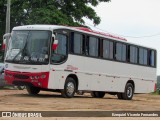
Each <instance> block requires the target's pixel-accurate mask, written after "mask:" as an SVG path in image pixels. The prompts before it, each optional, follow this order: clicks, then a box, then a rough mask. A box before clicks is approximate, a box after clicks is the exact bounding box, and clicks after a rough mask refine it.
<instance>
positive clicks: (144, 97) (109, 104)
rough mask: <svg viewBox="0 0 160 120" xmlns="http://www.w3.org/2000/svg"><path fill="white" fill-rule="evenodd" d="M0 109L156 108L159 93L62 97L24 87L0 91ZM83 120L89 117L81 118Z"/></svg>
mask: <svg viewBox="0 0 160 120" xmlns="http://www.w3.org/2000/svg"><path fill="white" fill-rule="evenodd" d="M0 111H160V95H152V94H135V95H134V97H133V100H131V101H126V100H118V99H117V96H111V95H109V94H106V95H105V97H104V98H92V97H91V96H90V94H89V93H86V94H84V95H83V96H80V95H75V97H74V98H71V99H66V98H62V97H61V94H60V93H54V92H45V91H41V92H40V93H39V95H36V96H31V95H28V93H27V91H26V90H8V89H5V90H0ZM0 119H2V118H0ZM45 119H47V118H45ZM56 119H59V118H56ZM61 119H64V118H61ZM69 119H71V120H72V119H75V118H69ZM77 119H80V118H77ZM87 119H90V118H85V120H87ZM92 119H93V120H94V119H95V118H92ZM98 119H99V120H101V119H103V118H98ZM114 119H117V120H118V119H119V118H114ZM128 119H129V118H126V120H128ZM139 119H141V118H139ZM156 119H157V118H156ZM2 120H5V119H4V118H3V119H2ZM16 120H18V119H17V118H16ZM39 120H41V119H39ZM119 120H120V119H119ZM145 120H147V119H145ZM148 120H151V118H148Z"/></svg>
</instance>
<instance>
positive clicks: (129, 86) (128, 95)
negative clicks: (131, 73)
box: [122, 83, 134, 100]
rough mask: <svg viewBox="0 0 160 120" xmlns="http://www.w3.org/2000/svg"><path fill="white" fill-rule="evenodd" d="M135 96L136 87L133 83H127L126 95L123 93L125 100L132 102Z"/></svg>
mask: <svg viewBox="0 0 160 120" xmlns="http://www.w3.org/2000/svg"><path fill="white" fill-rule="evenodd" d="M133 94H134V87H133V85H132V83H127V84H126V87H125V91H124V93H122V97H123V99H124V100H132V97H133Z"/></svg>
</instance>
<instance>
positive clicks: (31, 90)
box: [26, 86, 40, 95]
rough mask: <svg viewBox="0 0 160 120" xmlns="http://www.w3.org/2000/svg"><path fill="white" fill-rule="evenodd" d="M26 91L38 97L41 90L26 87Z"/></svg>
mask: <svg viewBox="0 0 160 120" xmlns="http://www.w3.org/2000/svg"><path fill="white" fill-rule="evenodd" d="M26 89H27V92H28V93H29V94H30V95H37V94H38V93H39V92H40V89H39V88H37V87H34V86H26Z"/></svg>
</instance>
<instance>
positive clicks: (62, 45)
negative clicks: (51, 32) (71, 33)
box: [51, 33, 67, 63]
mask: <svg viewBox="0 0 160 120" xmlns="http://www.w3.org/2000/svg"><path fill="white" fill-rule="evenodd" d="M56 39H57V40H58V47H57V49H56V50H54V51H52V57H51V61H52V62H53V63H60V62H63V61H65V60H66V58H67V36H66V35H64V34H59V33H58V34H57V35H56Z"/></svg>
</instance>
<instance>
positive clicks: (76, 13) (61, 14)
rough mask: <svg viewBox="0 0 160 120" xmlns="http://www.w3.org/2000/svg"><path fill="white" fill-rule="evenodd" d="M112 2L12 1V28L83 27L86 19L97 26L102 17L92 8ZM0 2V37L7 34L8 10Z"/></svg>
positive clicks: (93, 0) (4, 2) (68, 0)
mask: <svg viewBox="0 0 160 120" xmlns="http://www.w3.org/2000/svg"><path fill="white" fill-rule="evenodd" d="M109 1H110V0H11V28H12V27H14V26H18V25H23V24H61V25H71V26H83V25H84V23H85V22H84V20H83V18H84V17H86V18H88V19H90V20H92V21H93V23H94V24H95V25H98V24H99V23H100V21H101V20H100V17H99V16H98V15H97V14H96V12H95V11H94V9H93V8H92V6H97V5H98V4H99V3H100V2H109ZM6 3H7V0H1V1H0V13H1V14H0V28H1V29H0V36H2V35H3V34H4V32H5V17H6V10H5V6H4V4H6Z"/></svg>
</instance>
